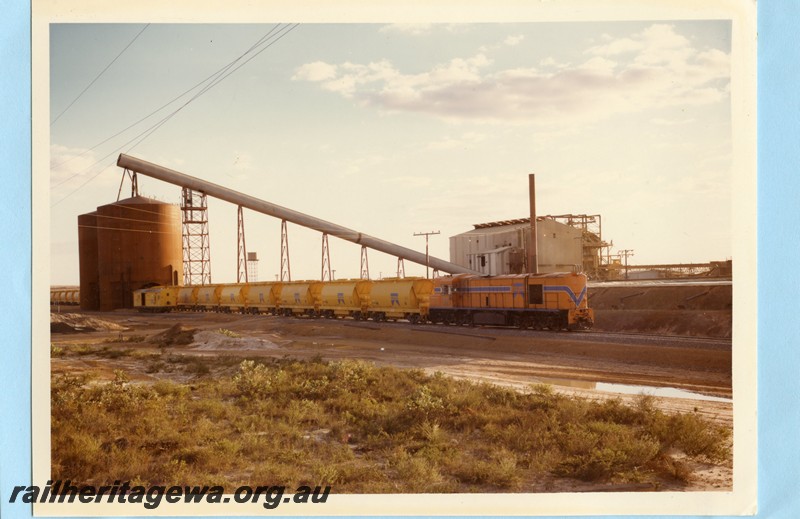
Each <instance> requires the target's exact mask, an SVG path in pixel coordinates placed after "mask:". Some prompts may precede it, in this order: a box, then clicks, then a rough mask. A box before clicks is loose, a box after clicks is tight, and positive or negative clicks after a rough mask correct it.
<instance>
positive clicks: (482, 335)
mask: <svg viewBox="0 0 800 519" xmlns="http://www.w3.org/2000/svg"><path fill="white" fill-rule="evenodd" d="M347 326H353V327H364V328H370V329H392V328H396V327H409V326H411V325H409V324H407V323H402V322H400V323H391V322H389V323H386V322H384V323H372V322H369V324H367V323H362V322H359V321H352V322H350V323H348V324H347ZM411 329H412V330H414V331H418V332H431V333H443V334H449V335H463V336H467V337H475V338H479V339H487V340H497V339H499V338H501V337H510V336H513V337H531V338H547V339H568V340H570V341H586V342H607V343H616V344H646V345H656V346H663V347H669V346H674V347H687V346H689V347H693V348H703V349H713V350H725V349H730V348H731V345H732V341H731V339H729V338H717V337H693V336H686V335H661V334H647V333H633V332H606V331H598V330H585V331H573V332H563V331H548V330H519V329H516V328H507V327H499V326H473V327H470V326H454V325H449V326H448V325H441V324H423V325H414V326H413V327H412V328H411Z"/></svg>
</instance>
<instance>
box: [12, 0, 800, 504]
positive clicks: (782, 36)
mask: <svg viewBox="0 0 800 519" xmlns="http://www.w3.org/2000/svg"><path fill="white" fill-rule="evenodd" d="M799 15H800V2H796V1H794V0H781V1H777V0H769V1H764V2H760V3H759V9H758V29H759V31H758V32H759V92H758V111H759V113H758V121H759V128H758V131H759V149H758V151H759V160H758V166H759V177H758V182H759V188H758V189H759V192H758V204H759V212H758V218H759V223H758V230H759V236H758V240H759V268H758V275H759V289H758V296H759V323H758V324H759V334H758V336H759V358H758V362H759V369H758V374H759V399H758V406H759V407H758V411H759V431H758V433H759V503H758V505H759V512H758V516H757V517H759V518H769V519H772V518H794V517H798V516H800V468H799V467H800V454H798V450H797V447H798V432H797V431H798V430H800V406H799V405H798V400H799V399H798V396H797V395H798V394H799V393H800V376H798V375H800V369H799V368H798V366H800V362H799V361H800V358H798V357H800V350H799V349H798V348H797V346H796V339H797V338H798V337H799V336H800V333H798V332H800V319H798V318H797V317H796V315H795V311H796V308H795V306H794V302H795V299H796V294H797V291H798V288H799V287H798V285H799V284H800V283H798V275H797V270H798V268H797V260H798V257H800V226H799V225H798V221H800V214H798V213H800V211H798V207H800V176H799V175H798V164H800V132H798V129H800V128H799V127H800V124H798V123H800V87H798V84H797V79H798V69H799V68H800V42H798V38H797V36H795V34H796V32H795V29H796V27H797V26H798V22H800V16H799ZM0 64H1V65H2V74H0V114H1V115H2V122H0V125H1V126H0V127H1V128H2V130H1V131H2V136H1V137H0V193H2V197H1V198H0V200H2V203H0V221H2V229H3V234H2V237H3V241H4V245H3V247H0V269H1V270H0V271H2V272H4V273H6V283H5V284H4V287H5V289H6V291H4V292H3V297H2V303H1V304H2V312H1V313H0V325H1V326H2V331H3V337H4V339H5V340H4V341H3V343H2V345H1V346H0V348H2V357H1V358H2V361H0V381H2V382H0V384H2V391H1V392H0V393H2V394H0V516H2V517H3V518H15V519H16V518H23V517H31V516H32V509H31V507H30V505H25V504H21V503H16V504H14V505H11V504H9V503H8V499H9V494H10V492H11V490H12V489H13V486H14V485H20V484H29V483H31V455H30V452H31V440H30V430H31V427H30V421H31V412H30V404H31V400H30V395H31V392H30V383H31V379H30V368H31V364H30V337H31V334H30V327H31V323H30V308H31V307H30V303H31V300H30V292H31V290H30V287H31V240H30V234H31V221H30V214H31V175H30V171H31V143H30V135H31V123H30V117H31V111H30V99H31V98H30V4H29V3H27V2H24V3H23V2H19V1H12V0H0Z"/></svg>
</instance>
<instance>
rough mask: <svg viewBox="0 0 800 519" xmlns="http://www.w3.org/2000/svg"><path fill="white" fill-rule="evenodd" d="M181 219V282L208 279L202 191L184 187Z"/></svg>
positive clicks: (197, 282)
mask: <svg viewBox="0 0 800 519" xmlns="http://www.w3.org/2000/svg"><path fill="white" fill-rule="evenodd" d="M181 215H182V222H183V284H184V285H187V286H189V285H207V284H210V283H211V250H210V247H209V240H208V205H207V200H206V194H205V193H203V192H200V191H194V190H192V189H190V188H188V187H184V188H183V190H182V192H181Z"/></svg>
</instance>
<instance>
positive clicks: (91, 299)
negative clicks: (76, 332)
mask: <svg viewBox="0 0 800 519" xmlns="http://www.w3.org/2000/svg"><path fill="white" fill-rule="evenodd" d="M78 257H79V258H80V262H79V263H80V266H79V272H80V291H81V296H80V301H81V310H99V309H100V272H99V271H98V268H97V213H96V212H93V213H89V214H82V215H80V216H78Z"/></svg>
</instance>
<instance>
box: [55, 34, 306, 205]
mask: <svg viewBox="0 0 800 519" xmlns="http://www.w3.org/2000/svg"><path fill="white" fill-rule="evenodd" d="M298 25H300V24H294V25H292V26H291V27H290V26H289V25H284V26H283V27H282V28H280V29H279V30H278V33H277V35H273V33H274V32H275V29H277V28H278V26H279V25H276V26H275V27H273V28H272V29H271V30H270V31H269V32H268V33H267V34H265V35H264V36H262V37H261V38H260V39H259V40H258V41H257V42H256V43H255V44H253V45H252V46H251V47H250V48H249V49H247V50H246V51H245V52H243V53H242V54H241V55H240V56H239V57H237V58H236V59H235V60H233V61H231V62H230V63H228V64H227V65H225V66H224V67H222V68H221V69H219V70H217V71H216V72H214V73H213V74H211V75H210V76H209V77H207V78H206V79H204V80H203V81H201V82H200V83H198V84H197V85H195V86H194V87H192V88H190V89H189V90H187V91H186V92H184V93H183V94H181V95H180V96H178V97H176V98H175V99H173V100H172V101H170V102H169V103H167V104H166V105H163V106H162V107H161V108H159V109H158V110H156V111H154V112H152V113H151V114H149V115H148V116H146V117H144V118H142V119H140V120H139V121H137V122H136V123H134V124H132V125H130V126H128V127H127V128H126V129H125V130H122V131H120V132H118V133H117V134H115V135H114V136H112V137H109V138H108V139H106V140H105V141H103V142H107V141H108V140H110V139H111V138H113V137H115V136H116V135H119V134H121V133H123V132H124V131H126V130H128V129H130V128H132V127H133V126H135V125H136V124H138V123H139V122H142V121H143V120H145V119H147V118H149V117H151V116H152V115H154V114H156V113H157V112H159V111H160V110H162V109H163V108H165V107H166V106H168V105H169V104H172V103H173V102H174V101H176V100H177V99H180V98H181V97H183V96H184V95H185V94H187V93H188V92H191V91H192V90H194V89H195V88H197V87H198V86H200V85H202V84H204V83H206V82H208V81H211V82H210V83H209V84H207V85H206V86H204V87H203V88H202V89H201V90H200V91H199V92H197V93H196V94H195V95H193V96H192V97H191V98H190V99H189V100H188V101H186V102H185V103H184V104H183V105H181V106H179V107H178V108H177V109H175V110H173V111H172V112H171V113H170V114H168V115H166V116H165V117H163V118H162V119H161V120H159V121H158V122H157V123H155V124H153V125H151V126H150V127H148V128H147V129H145V130H143V131H142V132H140V133H138V134H137V135H136V136H134V137H133V138H131V139H129V140H128V141H127V142H125V143H124V144H122V145H121V146H118V147H117V148H115V149H114V150H112V151H111V152H110V153H108V154H107V155H105V156H103V157H102V158H100V159H99V160H97V161H95V162H94V163H93V164H92V165H90V166H89V167H87V168H84V169H83V170H81V171H79V172H78V173H75V174H74V175H72V176H70V177H69V178H67V179H65V180H63V181H61V182H59V183H58V184H56V185H55V186H54V187H58V186H60V185H62V184H64V183H66V182H68V181H70V180H72V179H73V178H75V177H77V176H79V175H82V174H84V173H85V172H86V171H88V170H90V169H92V168H93V167H94V166H96V165H97V164H99V163H101V162H103V161H104V160H105V159H107V158H109V157H110V156H112V155H114V154H116V153H117V152H118V151H120V150H121V149H123V148H125V146H127V145H129V144H131V143H132V142H133V141H135V140H136V139H139V140H138V141H137V142H136V143H135V144H133V145H132V146H131V147H130V148H128V151H130V150H131V149H133V148H135V147H136V146H138V145H139V144H141V143H142V142H143V141H144V140H145V139H147V138H148V137H149V136H150V135H152V134H153V133H154V132H155V131H156V130H158V129H159V128H160V127H161V126H163V125H164V124H166V123H167V121H169V120H170V119H171V118H172V117H174V116H175V115H176V114H177V113H178V112H180V111H181V110H183V108H185V107H186V106H187V105H189V104H190V103H191V102H193V101H194V100H196V99H197V98H199V97H200V96H202V95H203V94H205V93H206V92H208V91H209V90H211V89H212V88H214V87H215V86H217V85H218V84H219V83H221V82H222V81H223V80H225V79H226V78H228V77H229V76H230V75H231V74H233V73H234V72H236V71H237V70H239V69H240V68H241V67H243V66H244V65H246V64H247V63H249V62H250V61H251V60H252V59H254V58H255V57H256V56H258V55H259V54H261V53H262V52H264V51H265V50H267V49H268V48H270V47H271V46H272V45H274V44H275V43H277V42H278V41H279V40H281V39H282V38H283V37H284V36H286V35H287V34H289V33H290V32H291V31H293V30H294V29H296V28H297V26H298ZM287 28H288V30H287ZM270 39H271V40H272V41H269V40H270ZM268 41H269V43H268V44H266V45H264V43H265V42H268ZM262 45H263V47H262V48H261V49H260V50H258V52H256V53H255V54H253V55H252V56H250V57H249V58H248V59H247V60H245V61H244V62H243V63H241V64H239V65H238V66H236V67H235V68H233V69H232V70H229V69H231V67H233V66H234V65H236V63H238V62H239V61H240V60H241V59H242V58H244V57H245V56H247V55H248V54H250V53H252V52H253V51H254V50H255V49H257V48H258V47H260V46H262ZM140 137H141V138H140ZM101 144H102V143H101ZM99 145H100V144H98V145H96V146H94V147H97V146H99ZM84 153H86V152H84ZM73 158H74V157H73ZM65 162H66V161H65ZM61 164H64V162H62V163H61ZM111 165H113V162H112V163H111V164H108V165H107V166H104V167H103V168H102V169H101V170H100V171H98V172H97V173H96V174H94V175H92V176H91V177H90V178H89V179H88V180H87V181H86V182H84V183H83V184H81V185H80V186H78V187H77V188H76V189H75V190H73V191H71V192H70V193H68V194H67V195H66V196H64V197H63V198H61V199H60V200H58V201H57V202H55V203H54V204H52V205H51V207H53V206H55V205H57V204H59V203H61V202H62V201H64V200H65V199H67V198H69V197H70V196H72V195H73V194H74V193H75V192H77V191H78V190H80V189H81V188H83V187H84V186H86V185H87V184H88V183H89V182H91V181H92V180H94V179H95V178H97V177H98V176H99V175H100V173H101V172H102V171H104V170H105V169H106V168H108V167H109V166H111Z"/></svg>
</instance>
